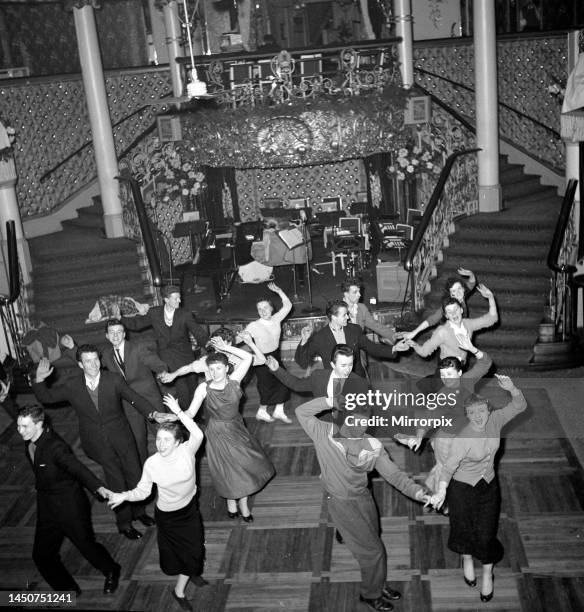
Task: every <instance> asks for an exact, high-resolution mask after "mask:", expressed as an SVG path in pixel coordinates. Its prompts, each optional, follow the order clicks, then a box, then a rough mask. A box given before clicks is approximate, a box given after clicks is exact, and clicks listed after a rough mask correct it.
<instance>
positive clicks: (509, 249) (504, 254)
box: [444, 236, 547, 270]
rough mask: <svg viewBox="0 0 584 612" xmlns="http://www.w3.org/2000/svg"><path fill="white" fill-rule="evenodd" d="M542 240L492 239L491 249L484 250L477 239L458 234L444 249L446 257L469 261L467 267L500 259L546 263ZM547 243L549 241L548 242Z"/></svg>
mask: <svg viewBox="0 0 584 612" xmlns="http://www.w3.org/2000/svg"><path fill="white" fill-rule="evenodd" d="M542 242H543V241H540V242H528V241H525V240H522V241H521V242H520V241H516V240H514V241H512V242H505V241H490V242H489V247H491V248H490V249H489V250H483V249H480V248H477V242H476V240H472V239H471V238H464V237H462V236H457V237H456V238H454V239H453V240H452V241H451V243H450V246H449V247H448V248H447V249H445V250H444V259H445V261H446V259H449V258H451V257H452V258H453V259H457V260H458V261H459V262H460V261H462V258H464V261H465V262H467V263H466V264H465V266H464V267H465V268H469V269H470V270H472V269H473V267H472V262H473V261H477V262H483V261H487V260H488V261H491V260H498V261H500V262H505V261H507V260H512V261H523V260H526V261H534V259H535V260H536V261H541V262H543V263H544V264H545V261H546V259H547V250H546V249H545V248H542ZM546 244H547V243H546Z"/></svg>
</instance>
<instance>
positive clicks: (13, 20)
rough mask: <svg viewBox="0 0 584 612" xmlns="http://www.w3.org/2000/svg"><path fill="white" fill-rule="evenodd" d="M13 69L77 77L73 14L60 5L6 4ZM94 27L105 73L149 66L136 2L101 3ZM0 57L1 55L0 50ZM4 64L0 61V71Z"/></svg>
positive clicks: (77, 64) (138, 6)
mask: <svg viewBox="0 0 584 612" xmlns="http://www.w3.org/2000/svg"><path fill="white" fill-rule="evenodd" d="M2 11H3V13H4V19H5V22H6V29H7V31H8V32H9V36H10V47H11V52H12V65H13V66H28V67H29V69H30V73H31V75H35V76H36V75H43V74H45V75H48V74H67V73H74V72H79V70H80V65H79V55H78V52H77V40H76V37H75V25H74V23H73V14H72V13H71V12H70V11H65V10H64V9H63V4H62V3H59V2H56V3H46V4H45V3H43V4H33V5H31V4H30V3H26V4H22V3H21V4H5V5H3V6H2ZM95 21H96V24H97V32H98V36H99V41H100V45H101V53H102V61H103V65H104V68H105V69H111V68H129V67H131V66H143V65H145V64H147V63H148V55H147V48H146V26H145V23H144V13H143V10H142V3H141V2H140V1H139V0H116V2H103V3H102V7H101V8H100V9H97V10H96V11H95ZM0 54H1V50H0ZM4 64H5V61H4V58H2V57H1V55H0V66H3V65H4Z"/></svg>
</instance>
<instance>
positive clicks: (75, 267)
mask: <svg viewBox="0 0 584 612" xmlns="http://www.w3.org/2000/svg"><path fill="white" fill-rule="evenodd" d="M135 253H136V246H135V244H131V245H128V246H127V247H124V248H120V249H116V250H114V251H113V252H99V253H97V254H94V255H86V254H83V255H82V256H81V257H79V256H78V254H77V253H74V252H71V251H69V252H67V253H66V254H62V255H59V256H58V257H48V256H47V257H45V258H44V259H43V263H39V264H38V265H37V266H35V269H34V276H35V281H36V280H37V279H38V280H40V279H42V278H44V277H45V276H46V275H49V274H53V275H64V274H69V275H70V276H71V277H72V278H73V277H74V276H75V275H77V274H83V272H84V271H87V270H88V269H90V268H93V269H101V270H111V271H115V270H116V269H117V268H118V267H119V265H120V262H125V261H127V260H128V259H129V258H133V257H134V256H135Z"/></svg>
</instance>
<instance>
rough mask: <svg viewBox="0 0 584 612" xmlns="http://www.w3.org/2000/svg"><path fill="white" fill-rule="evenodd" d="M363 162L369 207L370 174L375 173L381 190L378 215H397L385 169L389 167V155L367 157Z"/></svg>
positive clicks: (389, 180) (396, 207) (397, 210)
mask: <svg viewBox="0 0 584 612" xmlns="http://www.w3.org/2000/svg"><path fill="white" fill-rule="evenodd" d="M363 161H364V162H365V171H366V173H367V200H368V202H369V204H370V205H371V174H372V173H375V174H376V175H377V176H378V177H379V186H380V188H381V206H380V207H379V213H380V214H382V215H398V214H399V206H398V205H397V202H395V199H394V195H393V182H392V179H391V178H390V177H389V176H388V175H387V172H386V170H387V168H388V167H389V166H390V165H391V153H376V154H374V155H369V156H368V157H366V158H365V159H364V160H363ZM404 223H405V220H404Z"/></svg>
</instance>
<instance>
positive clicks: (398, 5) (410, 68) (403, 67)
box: [393, 0, 414, 89]
mask: <svg viewBox="0 0 584 612" xmlns="http://www.w3.org/2000/svg"><path fill="white" fill-rule="evenodd" d="M393 12H394V19H395V33H396V36H399V37H401V39H402V41H401V42H400V43H399V45H398V54H399V62H400V71H401V77H402V83H403V86H404V87H405V88H406V89H409V88H410V87H411V86H412V85H413V84H414V46H413V43H414V33H413V28H412V2H411V0H394V2H393Z"/></svg>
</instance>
